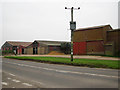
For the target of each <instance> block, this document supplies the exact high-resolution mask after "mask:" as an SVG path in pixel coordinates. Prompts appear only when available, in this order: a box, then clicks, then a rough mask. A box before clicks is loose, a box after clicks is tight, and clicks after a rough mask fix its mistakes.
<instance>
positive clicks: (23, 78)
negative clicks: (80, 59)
mask: <svg viewBox="0 0 120 90" xmlns="http://www.w3.org/2000/svg"><path fill="white" fill-rule="evenodd" d="M2 70H3V73H4V74H3V78H2V81H3V83H2V85H3V84H5V83H7V84H8V85H9V84H10V83H11V82H10V81H9V80H6V78H13V79H15V80H16V78H17V79H18V81H20V82H22V83H27V84H26V88H28V87H36V88H38V87H39V88H118V70H114V69H102V68H101V69H100V68H99V69H97V68H87V67H76V66H67V65H56V64H46V63H38V62H32V61H21V60H15V59H6V58H2ZM10 76H11V77H10ZM16 83H17V82H16ZM19 85H20V84H19ZM19 85H18V86H17V87H15V86H16V84H13V85H12V86H7V85H4V88H5V87H7V88H12V87H15V88H19ZM22 85H23V84H22ZM31 85H32V86H31ZM20 87H22V86H21V85H20ZM23 88H25V84H24V87H23Z"/></svg>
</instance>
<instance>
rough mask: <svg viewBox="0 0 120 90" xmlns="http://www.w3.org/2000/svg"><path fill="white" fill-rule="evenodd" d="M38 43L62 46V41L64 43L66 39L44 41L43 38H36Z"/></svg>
mask: <svg viewBox="0 0 120 90" xmlns="http://www.w3.org/2000/svg"><path fill="white" fill-rule="evenodd" d="M35 41H37V42H38V43H42V44H45V45H48V46H60V45H61V43H64V42H65V41H43V40H35Z"/></svg>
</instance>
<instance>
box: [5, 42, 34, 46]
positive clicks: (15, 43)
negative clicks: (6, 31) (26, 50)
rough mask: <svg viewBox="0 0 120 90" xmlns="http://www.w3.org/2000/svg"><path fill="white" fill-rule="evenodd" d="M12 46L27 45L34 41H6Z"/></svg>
mask: <svg viewBox="0 0 120 90" xmlns="http://www.w3.org/2000/svg"><path fill="white" fill-rule="evenodd" d="M6 42H8V43H9V44H11V45H12V46H24V47H27V46H28V45H30V44H32V42H19V41H6Z"/></svg>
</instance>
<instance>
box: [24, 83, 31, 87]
mask: <svg viewBox="0 0 120 90" xmlns="http://www.w3.org/2000/svg"><path fill="white" fill-rule="evenodd" d="M22 84H23V85H26V86H32V85H31V84H29V83H22Z"/></svg>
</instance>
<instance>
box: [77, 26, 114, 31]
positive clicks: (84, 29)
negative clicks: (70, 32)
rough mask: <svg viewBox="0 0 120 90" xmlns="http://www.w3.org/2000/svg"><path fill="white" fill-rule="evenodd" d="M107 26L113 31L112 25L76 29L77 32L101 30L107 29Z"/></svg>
mask: <svg viewBox="0 0 120 90" xmlns="http://www.w3.org/2000/svg"><path fill="white" fill-rule="evenodd" d="M107 26H108V27H110V28H111V29H112V27H111V26H110V25H101V26H94V27H87V28H79V29H76V30H75V31H81V30H91V29H99V28H103V27H107Z"/></svg>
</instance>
